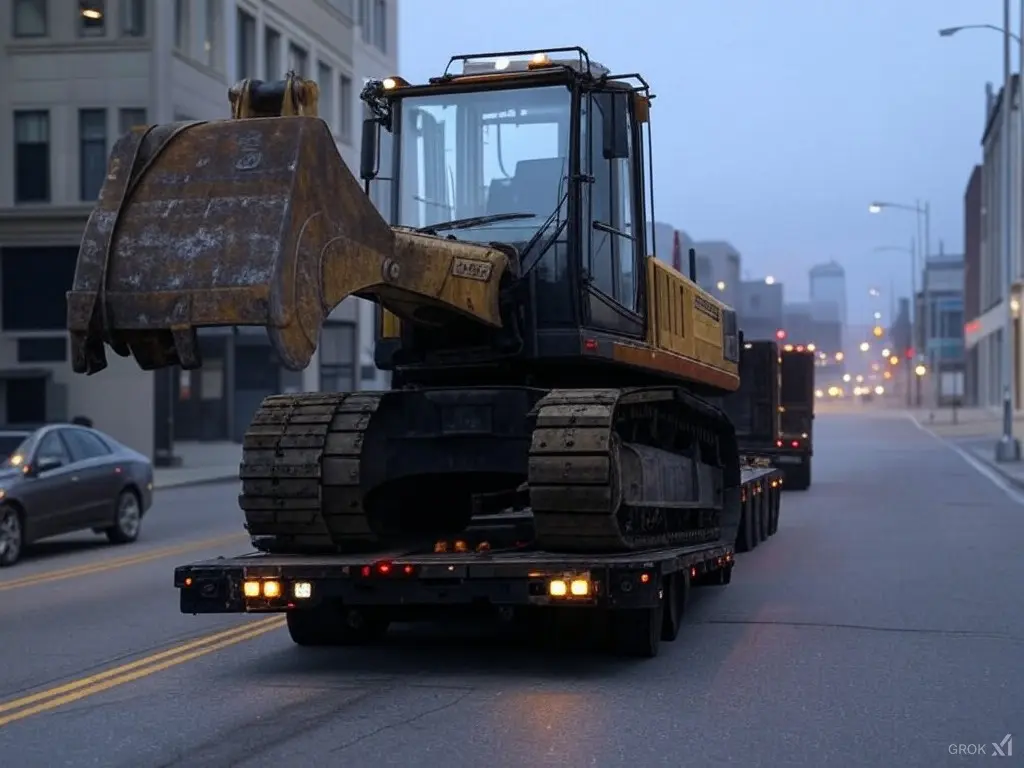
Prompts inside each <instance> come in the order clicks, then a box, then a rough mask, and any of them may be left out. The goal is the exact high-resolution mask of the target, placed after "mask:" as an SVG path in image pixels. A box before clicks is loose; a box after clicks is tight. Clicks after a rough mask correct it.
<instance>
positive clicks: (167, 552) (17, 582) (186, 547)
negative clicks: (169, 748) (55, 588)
mask: <svg viewBox="0 0 1024 768" xmlns="http://www.w3.org/2000/svg"><path fill="white" fill-rule="evenodd" d="M243 541H249V536H248V534H246V533H231V534H228V535H226V536H217V537H214V538H212V539H203V540H201V541H193V542H190V543H188V544H179V545H177V546H174V547H162V548H160V549H150V550H147V551H145V552H140V553H139V554H137V555H129V556H128V557H116V558H113V559H110V560H101V561H99V562H96V563H85V564H84V565H76V566H72V567H71V568H61V569H60V570H56V571H44V572H43V573H36V574H33V575H31V576H23V577H21V578H18V579H8V580H7V581H0V592H7V591H9V590H12V589H21V588H22V587H34V586H36V585H37V584H49V583H50V582H53V581H64V580H65V579H73V578H75V577H76V576H91V575H92V574H94V573H104V572H105V571H114V570H117V569H118V568H126V567H128V566H129V565H140V564H142V563H149V562H152V561H154V560H162V559H163V558H165V557H175V556H177V555H184V554H187V553H189V552H197V551H200V550H203V549H214V548H216V547H219V546H222V545H227V544H233V543H237V544H241V543H242V542H243Z"/></svg>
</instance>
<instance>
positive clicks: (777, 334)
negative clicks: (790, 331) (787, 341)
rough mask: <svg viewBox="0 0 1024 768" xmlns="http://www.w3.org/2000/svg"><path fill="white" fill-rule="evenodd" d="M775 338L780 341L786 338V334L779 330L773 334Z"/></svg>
mask: <svg viewBox="0 0 1024 768" xmlns="http://www.w3.org/2000/svg"><path fill="white" fill-rule="evenodd" d="M775 338H776V339H778V340H779V341H782V340H783V339H784V338H786V332H785V331H784V330H782V329H781V328H779V330H777V331H776V332H775Z"/></svg>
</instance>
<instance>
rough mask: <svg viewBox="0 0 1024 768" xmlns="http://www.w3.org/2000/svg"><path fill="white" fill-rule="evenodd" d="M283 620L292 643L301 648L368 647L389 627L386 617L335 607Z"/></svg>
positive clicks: (292, 613) (298, 612)
mask: <svg viewBox="0 0 1024 768" xmlns="http://www.w3.org/2000/svg"><path fill="white" fill-rule="evenodd" d="M286 616H287V621H288V634H289V635H290V636H291V638H292V642H294V643H295V644H296V645H302V646H346V645H370V644H372V643H376V642H379V641H380V640H382V639H383V637H384V635H385V634H387V631H388V627H389V625H390V624H391V622H390V621H389V620H388V619H387V618H386V617H385V616H382V615H377V614H374V613H372V612H369V611H356V610H346V609H345V608H342V607H340V606H337V605H321V606H318V607H316V608H313V609H304V610H296V611H288V613H287V614H286Z"/></svg>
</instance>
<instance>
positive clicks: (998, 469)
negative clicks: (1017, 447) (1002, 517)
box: [958, 446, 1024, 490]
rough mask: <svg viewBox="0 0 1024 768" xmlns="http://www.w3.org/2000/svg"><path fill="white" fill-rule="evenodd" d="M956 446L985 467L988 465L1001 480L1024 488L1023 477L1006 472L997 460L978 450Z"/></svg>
mask: <svg viewBox="0 0 1024 768" xmlns="http://www.w3.org/2000/svg"><path fill="white" fill-rule="evenodd" d="M958 447H959V448H960V449H961V450H962V451H964V453H966V454H968V455H969V456H971V457H972V458H973V459H975V460H976V461H980V462H981V463H982V464H984V465H985V466H986V467H988V468H989V469H991V470H992V471H993V472H995V473H996V474H998V475H999V476H1000V477H1001V478H1003V480H1005V481H1006V482H1008V483H1009V484H1010V485H1012V486H1013V487H1014V488H1017V489H1019V490H1024V478H1022V477H1018V476H1016V475H1014V474H1011V473H1010V472H1007V471H1006V470H1005V469H1003V466H1002V465H1001V464H1000V463H999V462H997V461H996V460H995V459H990V458H988V457H987V456H985V455H984V454H982V453H980V452H976V451H973V450H971V449H970V448H964V447H962V446H958Z"/></svg>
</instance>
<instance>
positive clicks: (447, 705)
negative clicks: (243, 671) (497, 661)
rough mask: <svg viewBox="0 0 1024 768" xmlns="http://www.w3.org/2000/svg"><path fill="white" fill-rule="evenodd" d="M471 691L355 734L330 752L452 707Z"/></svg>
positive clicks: (339, 750)
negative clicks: (360, 733) (359, 734)
mask: <svg viewBox="0 0 1024 768" xmlns="http://www.w3.org/2000/svg"><path fill="white" fill-rule="evenodd" d="M472 693H475V689H473V688H470V689H468V690H465V691H463V692H462V693H461V694H459V695H458V696H456V697H455V698H454V699H452V700H451V701H448V702H445V703H444V704H439V705H438V706H436V707H431V708H430V709H425V710H423V711H422V712H418V713H417V714H415V715H412V716H410V717H406V718H403V719H401V720H399V721H398V722H395V723H388V724H387V725H382V726H380V727H379V728H374V729H373V730H372V731H370V732H369V733H364V734H363V735H362V736H357V737H356V738H354V739H351V740H349V741H346V742H345V743H344V744H339V745H338V746H337V747H334V748H333V749H332V750H331V754H334V753H335V752H343V751H345V750H346V749H348V748H349V747H354V746H355V745H356V744H358V743H360V742H362V741H366V740H367V739H372V738H373V737H374V736H377V735H378V734H381V733H383V732H384V731H389V730H391V729H393V728H400V727H402V726H404V725H410V724H411V723H415V722H416V721H417V720H422V719H423V718H425V717H427V716H429V715H436V714H437V713H438V712H444V711H445V710H447V709H452V708H453V707H455V706H457V705H459V704H461V703H462V702H463V701H464V700H465V699H466V697H467V696H469V695H470V694H472Z"/></svg>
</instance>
